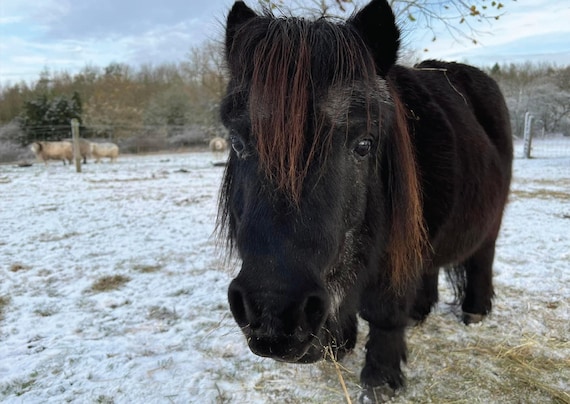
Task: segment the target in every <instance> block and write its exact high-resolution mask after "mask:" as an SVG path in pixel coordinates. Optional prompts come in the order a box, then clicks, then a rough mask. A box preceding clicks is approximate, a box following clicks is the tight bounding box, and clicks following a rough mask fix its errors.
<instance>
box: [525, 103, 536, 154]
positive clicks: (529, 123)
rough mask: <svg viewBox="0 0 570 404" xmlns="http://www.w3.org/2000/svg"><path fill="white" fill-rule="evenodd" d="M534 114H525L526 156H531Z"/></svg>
mask: <svg viewBox="0 0 570 404" xmlns="http://www.w3.org/2000/svg"><path fill="white" fill-rule="evenodd" d="M533 118H534V117H533V116H532V115H531V114H530V112H527V113H525V114H524V158H527V159H529V158H530V150H531V145H532V120H533Z"/></svg>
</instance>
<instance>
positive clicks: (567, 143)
mask: <svg viewBox="0 0 570 404" xmlns="http://www.w3.org/2000/svg"><path fill="white" fill-rule="evenodd" d="M514 153H515V158H525V157H527V156H526V155H525V145H524V140H523V139H515V141H514ZM528 157H529V158H558V157H570V136H562V135H560V136H546V137H537V136H534V137H532V138H531V140H530V151H529V153H528Z"/></svg>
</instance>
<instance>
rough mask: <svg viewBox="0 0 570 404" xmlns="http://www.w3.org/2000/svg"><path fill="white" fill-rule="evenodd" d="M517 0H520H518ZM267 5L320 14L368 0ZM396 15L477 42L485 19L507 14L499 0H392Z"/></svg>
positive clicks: (336, 13)
mask: <svg viewBox="0 0 570 404" xmlns="http://www.w3.org/2000/svg"><path fill="white" fill-rule="evenodd" d="M514 1H516V0H514ZM258 2H259V3H260V4H261V5H262V6H263V7H266V8H269V9H272V10H279V11H281V12H283V13H285V14H290V13H292V12H295V13H303V14H309V15H317V16H327V17H341V16H346V15H349V13H351V12H352V11H354V10H355V9H356V8H357V7H361V6H363V5H365V4H366V3H367V0H290V1H286V0H258ZM388 2H389V3H390V6H391V7H392V9H393V10H394V14H395V15H396V18H397V19H398V20H400V21H402V20H407V21H410V22H412V23H414V24H417V25H418V27H420V28H422V29H428V30H430V31H431V33H432V34H433V40H434V41H435V40H436V39H437V35H438V34H437V31H438V30H439V29H441V26H443V29H445V30H446V31H447V32H448V33H449V34H450V35H451V36H452V37H454V38H463V39H465V38H467V39H469V40H470V41H472V42H473V43H477V36H479V35H480V34H481V33H482V32H483V29H482V27H483V25H481V24H482V23H487V26H486V27H487V28H488V27H490V24H491V23H492V22H493V21H495V20H498V19H499V18H500V17H501V16H502V15H503V8H504V7H505V5H504V3H502V2H501V1H496V0H470V1H467V0H451V1H445V0H388Z"/></svg>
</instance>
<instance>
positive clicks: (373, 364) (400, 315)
mask: <svg viewBox="0 0 570 404" xmlns="http://www.w3.org/2000/svg"><path fill="white" fill-rule="evenodd" d="M373 292H375V293H373ZM412 300H413V293H412V291H410V292H409V293H407V294H405V295H403V296H396V295H394V294H393V293H390V292H386V291H384V292H383V293H381V294H379V292H378V290H375V291H370V293H366V294H365V296H364V298H363V299H362V300H361V311H360V314H361V316H362V318H364V319H365V320H367V321H368V324H369V328H370V330H369V335H368V342H367V343H366V363H365V364H364V368H363V369H362V373H361V374H360V380H361V382H362V384H363V387H364V389H365V390H364V392H363V394H362V396H361V401H362V402H372V403H375V402H383V401H387V400H389V399H390V398H391V397H393V396H394V395H395V393H396V390H398V389H400V388H402V387H403V386H404V382H405V379H404V374H403V373H402V369H401V363H402V362H405V361H406V341H405V329H406V326H407V324H408V315H409V311H410V306H411V302H412ZM368 400H370V401H368Z"/></svg>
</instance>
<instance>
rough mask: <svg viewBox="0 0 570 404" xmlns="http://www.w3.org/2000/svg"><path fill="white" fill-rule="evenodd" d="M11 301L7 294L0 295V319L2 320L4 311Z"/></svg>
mask: <svg viewBox="0 0 570 404" xmlns="http://www.w3.org/2000/svg"><path fill="white" fill-rule="evenodd" d="M11 301H12V299H10V297H8V296H0V321H2V320H4V313H5V312H6V309H7V308H8V306H9V305H10V302H11Z"/></svg>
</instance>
